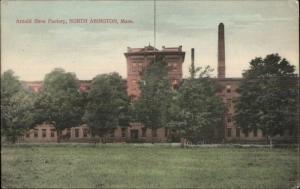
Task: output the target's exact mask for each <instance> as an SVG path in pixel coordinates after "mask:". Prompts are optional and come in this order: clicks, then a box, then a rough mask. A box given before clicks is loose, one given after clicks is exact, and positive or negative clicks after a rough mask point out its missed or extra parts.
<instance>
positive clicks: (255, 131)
mask: <svg viewBox="0 0 300 189" xmlns="http://www.w3.org/2000/svg"><path fill="white" fill-rule="evenodd" d="M253 136H254V137H257V129H256V128H255V129H254V130H253Z"/></svg>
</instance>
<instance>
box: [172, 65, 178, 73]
mask: <svg viewBox="0 0 300 189" xmlns="http://www.w3.org/2000/svg"><path fill="white" fill-rule="evenodd" d="M172 69H173V71H174V72H176V71H177V65H176V64H173V65H172Z"/></svg>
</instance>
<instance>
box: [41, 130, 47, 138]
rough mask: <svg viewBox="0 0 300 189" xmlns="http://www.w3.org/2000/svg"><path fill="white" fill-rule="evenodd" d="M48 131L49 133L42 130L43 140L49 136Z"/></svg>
mask: <svg viewBox="0 0 300 189" xmlns="http://www.w3.org/2000/svg"><path fill="white" fill-rule="evenodd" d="M46 131H47V130H46V129H42V136H43V138H45V137H46V136H47V133H46Z"/></svg>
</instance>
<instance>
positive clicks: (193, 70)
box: [191, 48, 195, 78]
mask: <svg viewBox="0 0 300 189" xmlns="http://www.w3.org/2000/svg"><path fill="white" fill-rule="evenodd" d="M191 61H192V62H191V76H192V78H195V63H194V61H195V49H194V48H192V49H191Z"/></svg>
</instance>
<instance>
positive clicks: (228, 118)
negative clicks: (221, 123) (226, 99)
mask: <svg viewBox="0 0 300 189" xmlns="http://www.w3.org/2000/svg"><path fill="white" fill-rule="evenodd" d="M231 121H232V116H231V114H227V123H231Z"/></svg>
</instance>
